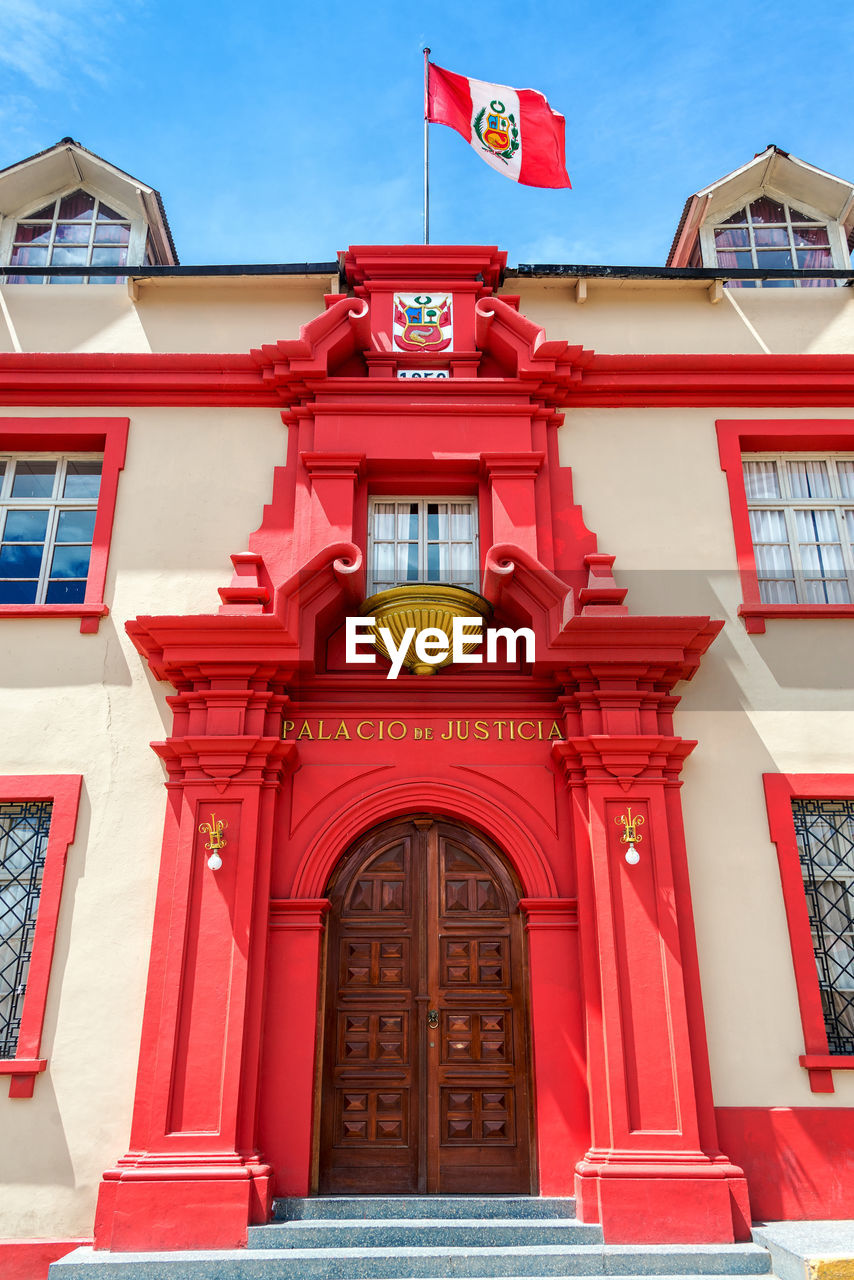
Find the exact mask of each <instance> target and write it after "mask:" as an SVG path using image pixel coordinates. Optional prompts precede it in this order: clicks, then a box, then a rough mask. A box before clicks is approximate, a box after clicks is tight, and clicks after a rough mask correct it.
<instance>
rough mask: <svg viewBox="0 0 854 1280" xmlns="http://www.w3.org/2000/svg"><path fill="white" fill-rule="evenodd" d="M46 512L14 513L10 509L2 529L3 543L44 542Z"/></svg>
mask: <svg viewBox="0 0 854 1280" xmlns="http://www.w3.org/2000/svg"><path fill="white" fill-rule="evenodd" d="M47 517H48V513H47V511H16V510H15V509H14V508H12V509H11V510H10V511H9V513H8V515H7V516H6V524H5V526H4V528H3V541H4V542H44V535H45V532H46V530H47Z"/></svg>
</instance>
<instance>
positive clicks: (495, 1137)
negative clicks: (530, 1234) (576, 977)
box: [319, 817, 532, 1195]
mask: <svg viewBox="0 0 854 1280" xmlns="http://www.w3.org/2000/svg"><path fill="white" fill-rule="evenodd" d="M328 893H329V898H330V900H331V909H330V913H329V916H328V951H327V962H326V999H325V1014H324V1050H323V1065H322V1079H321V1097H320V1161H319V1190H320V1192H321V1193H322V1194H332V1193H344V1192H349V1193H357V1194H359V1193H363V1194H366V1195H367V1194H397V1195H402V1194H406V1193H421V1194H425V1193H426V1194H433V1193H440V1192H443V1193H453V1194H471V1195H477V1194H484V1193H485V1194H489V1193H499V1192H504V1193H517V1194H518V1193H522V1194H526V1193H530V1192H531V1190H532V1186H531V1177H532V1170H531V1117H530V1089H529V1070H528V1060H529V1054H528V1025H527V1023H528V1018H527V1000H526V991H527V982H526V980H525V971H524V961H523V946H522V942H523V937H522V929H521V918H520V913H519V908H518V896H519V895H518V891H517V890H516V889H515V887H514V884H513V881H512V879H511V876H510V874H509V872H508V871H507V868H506V867H505V866H504V864H503V862H502V860H501V858H500V856H499V855H498V853H497V852H496V851H495V850H494V849H493V848H492V847H491V845H490V844H488V843H487V841H486V840H484V839H483V838H481V837H480V836H478V835H476V834H475V833H474V832H472V831H469V830H468V829H467V828H464V827H462V826H459V825H456V824H454V823H451V822H446V821H444V820H442V819H431V818H427V817H424V818H422V817H414V818H412V819H410V820H407V821H402V822H396V823H394V824H391V825H388V826H385V827H383V828H380V829H378V830H375V831H372V832H371V833H369V834H368V835H367V836H366V837H365V838H364V839H362V840H361V841H360V842H359V844H358V845H357V846H356V847H355V848H354V849H352V850H351V851H350V853H349V854H348V855H347V856H346V857H345V859H344V861H343V863H342V864H341V866H340V868H339V870H338V872H337V873H336V875H335V877H334V879H333V882H332V884H331V885H330V888H329V891H328Z"/></svg>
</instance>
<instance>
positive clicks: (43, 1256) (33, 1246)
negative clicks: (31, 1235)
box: [0, 1239, 92, 1280]
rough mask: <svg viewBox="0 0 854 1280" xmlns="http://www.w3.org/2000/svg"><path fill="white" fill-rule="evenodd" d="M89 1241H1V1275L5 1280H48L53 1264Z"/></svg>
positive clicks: (89, 1241) (89, 1242)
mask: <svg viewBox="0 0 854 1280" xmlns="http://www.w3.org/2000/svg"><path fill="white" fill-rule="evenodd" d="M91 1243H92V1241H91V1239H89V1240H0V1275H2V1277H3V1280H48V1269H49V1267H50V1264H51V1263H52V1262H56V1261H57V1260H58V1259H59V1258H64V1257H65V1256H66V1254H68V1253H71V1252H72V1250H74V1249H79V1248H80V1247H81V1245H88V1244H91Z"/></svg>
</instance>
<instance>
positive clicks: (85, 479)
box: [62, 462, 103, 498]
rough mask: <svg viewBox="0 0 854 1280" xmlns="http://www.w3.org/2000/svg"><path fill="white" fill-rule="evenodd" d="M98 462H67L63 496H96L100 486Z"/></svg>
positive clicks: (99, 464) (100, 464)
mask: <svg viewBox="0 0 854 1280" xmlns="http://www.w3.org/2000/svg"><path fill="white" fill-rule="evenodd" d="M102 465H103V464H102V463H100V462H68V463H66V467H65V487H64V488H63V491H62V496H63V497H64V498H97V496H98V491H99V489H100V488H101V468H102Z"/></svg>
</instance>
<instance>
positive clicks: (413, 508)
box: [397, 502, 418, 542]
mask: <svg viewBox="0 0 854 1280" xmlns="http://www.w3.org/2000/svg"><path fill="white" fill-rule="evenodd" d="M397 536H398V539H401V540H405V539H410V540H412V541H413V542H417V541H418V503H417V502H399V503H398V505H397Z"/></svg>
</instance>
